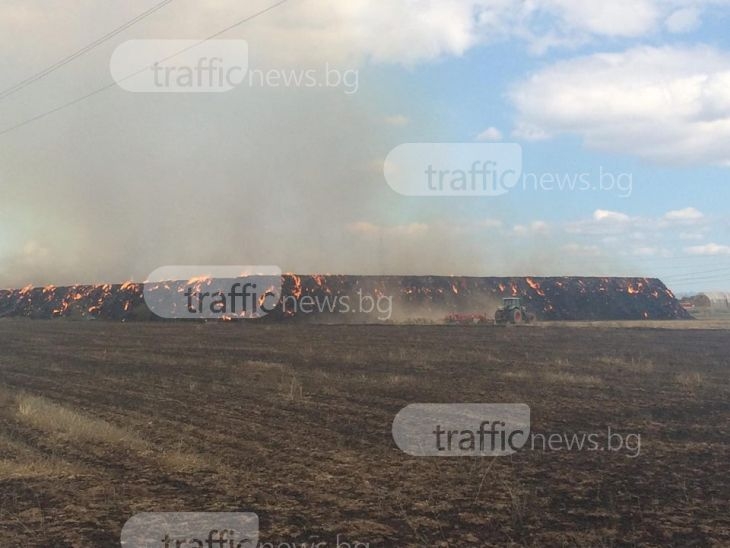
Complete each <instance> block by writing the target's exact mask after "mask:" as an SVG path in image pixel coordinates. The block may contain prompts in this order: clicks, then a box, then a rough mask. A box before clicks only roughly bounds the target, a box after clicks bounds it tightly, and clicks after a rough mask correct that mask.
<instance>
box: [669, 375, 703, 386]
mask: <svg viewBox="0 0 730 548" xmlns="http://www.w3.org/2000/svg"><path fill="white" fill-rule="evenodd" d="M674 382H676V383H677V384H678V385H679V386H681V387H682V388H686V389H688V390H697V389H698V388H700V387H701V386H702V385H703V384H704V377H703V376H702V374H701V373H698V372H692V373H679V374H677V375H675V377H674Z"/></svg>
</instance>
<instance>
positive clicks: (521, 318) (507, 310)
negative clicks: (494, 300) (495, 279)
mask: <svg viewBox="0 0 730 548" xmlns="http://www.w3.org/2000/svg"><path fill="white" fill-rule="evenodd" d="M494 321H495V323H496V324H497V325H507V324H518V323H532V322H534V321H535V315H534V314H530V313H529V312H527V310H526V309H525V307H524V306H522V299H520V298H519V297H504V298H503V299H502V306H501V307H499V308H498V309H497V312H496V313H495V314H494Z"/></svg>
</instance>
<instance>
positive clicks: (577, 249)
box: [560, 243, 601, 257]
mask: <svg viewBox="0 0 730 548" xmlns="http://www.w3.org/2000/svg"><path fill="white" fill-rule="evenodd" d="M560 249H561V250H562V251H563V252H565V253H568V254H569V255H575V256H578V257H597V256H599V255H601V248H600V247H598V246H597V245H585V244H577V243H570V244H565V245H564V246H562V247H561V248H560Z"/></svg>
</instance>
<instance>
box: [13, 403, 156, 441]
mask: <svg viewBox="0 0 730 548" xmlns="http://www.w3.org/2000/svg"><path fill="white" fill-rule="evenodd" d="M18 416H19V417H20V418H21V419H22V420H24V421H26V422H28V423H29V424H31V425H32V426H34V427H35V428H38V429H40V430H43V431H45V432H53V433H59V434H62V435H65V436H66V437H69V438H71V439H78V440H83V441H91V442H101V443H108V444H112V445H123V446H127V447H131V448H133V449H137V450H143V449H144V448H145V447H146V444H145V442H144V441H143V440H142V439H141V438H139V437H138V436H137V435H136V434H134V433H133V432H130V431H128V430H125V429H123V428H119V427H117V426H114V425H113V424H110V423H108V422H106V421H104V420H102V419H97V418H92V417H88V416H85V415H82V414H81V413H78V412H76V411H74V410H73V409H69V408H68V407H65V406H62V405H59V404H57V403H54V402H52V401H50V400H47V399H46V398H43V397H39V396H32V395H30V394H20V395H19V396H18Z"/></svg>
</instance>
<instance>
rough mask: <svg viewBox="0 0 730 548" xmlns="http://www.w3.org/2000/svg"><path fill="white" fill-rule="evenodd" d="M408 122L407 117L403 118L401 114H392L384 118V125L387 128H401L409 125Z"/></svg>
mask: <svg viewBox="0 0 730 548" xmlns="http://www.w3.org/2000/svg"><path fill="white" fill-rule="evenodd" d="M410 122H411V121H410V120H409V119H408V117H406V116H404V115H403V114H394V115H393V116H386V117H385V123H386V124H388V125H389V126H395V127H403V126H407V125H408V124H410Z"/></svg>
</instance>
